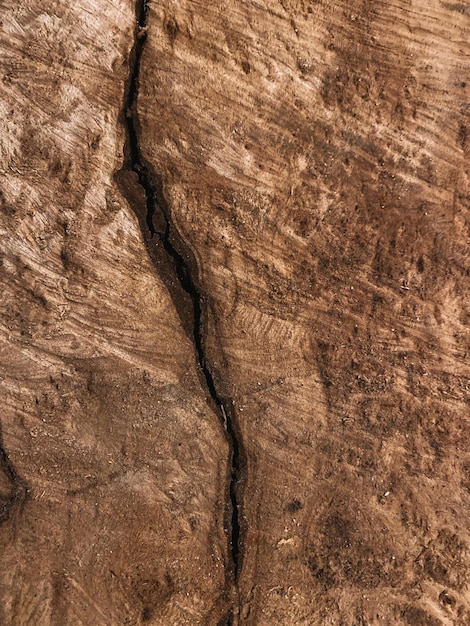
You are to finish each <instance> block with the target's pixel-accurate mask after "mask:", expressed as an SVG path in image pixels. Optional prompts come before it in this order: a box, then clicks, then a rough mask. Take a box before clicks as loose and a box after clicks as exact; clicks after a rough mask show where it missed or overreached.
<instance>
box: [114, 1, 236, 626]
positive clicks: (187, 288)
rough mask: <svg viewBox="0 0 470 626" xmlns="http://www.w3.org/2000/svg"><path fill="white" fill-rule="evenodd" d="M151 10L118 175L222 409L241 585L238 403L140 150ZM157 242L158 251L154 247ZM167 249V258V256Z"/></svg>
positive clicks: (130, 93)
mask: <svg viewBox="0 0 470 626" xmlns="http://www.w3.org/2000/svg"><path fill="white" fill-rule="evenodd" d="M148 8H149V0H137V5H136V19H137V25H136V34H135V40H134V46H133V49H132V51H131V57H130V75H129V79H128V83H127V85H126V93H125V99H124V109H123V120H122V122H123V124H124V126H125V128H126V134H127V139H126V146H125V154H124V158H125V163H124V166H123V168H122V169H121V170H120V172H118V173H117V174H116V180H117V183H118V185H119V187H120V189H121V191H122V192H123V194H124V195H125V196H126V198H127V199H128V201H129V203H130V204H131V206H132V207H133V209H134V211H135V212H136V214H137V217H138V218H139V222H140V226H141V228H142V230H143V235H144V238H145V240H146V243H147V247H148V248H152V250H149V252H150V256H151V258H152V261H153V262H154V264H158V265H159V270H161V274H163V275H162V278H163V280H164V281H165V284H166V285H167V287H168V288H169V290H170V295H171V296H172V298H173V300H174V301H175V304H176V306H177V309H178V314H179V315H180V316H181V318H182V322H183V324H185V325H186V326H187V327H189V328H190V332H191V335H192V338H193V341H194V347H195V352H196V357H197V362H198V366H199V368H200V371H201V373H202V379H203V382H204V383H205V386H206V388H207V391H208V393H209V395H210V397H211V398H212V400H213V402H214V404H215V405H216V407H217V411H218V413H219V415H220V419H221V422H222V424H223V426H224V428H225V432H226V436H227V439H228V441H229V445H230V449H231V481H230V488H229V494H228V499H229V501H230V502H227V505H228V507H229V509H230V511H229V513H228V515H226V525H227V526H228V535H229V536H228V542H229V552H230V558H231V562H232V564H231V570H232V571H231V572H230V573H229V577H230V578H231V580H232V584H235V585H236V582H237V578H238V574H239V571H240V567H241V558H242V554H241V546H242V544H243V536H242V535H243V525H242V523H241V516H240V512H239V510H240V504H239V493H240V489H241V482H242V481H243V476H244V473H245V467H244V466H245V463H244V452H243V449H242V445H241V438H240V436H239V434H238V433H237V427H236V421H235V418H234V413H233V407H232V403H231V402H229V401H228V400H227V399H224V398H222V396H221V394H220V393H219V392H218V390H217V388H216V384H215V381H214V378H213V375H212V373H211V369H210V366H209V364H208V363H207V360H206V356H205V351H204V337H203V326H202V319H203V310H202V302H203V296H202V295H201V293H200V291H199V288H198V285H197V276H196V277H195V276H194V275H193V272H192V271H191V266H192V267H196V264H195V263H194V262H193V263H190V261H189V260H188V258H191V253H190V251H189V250H185V251H184V254H182V253H181V252H180V251H179V250H178V249H177V248H176V247H175V246H176V245H178V246H179V247H180V249H181V248H182V243H181V239H180V237H179V236H178V233H177V232H175V229H174V228H173V229H172V221H171V215H170V210H169V207H168V204H167V202H166V199H165V196H164V193H163V185H162V180H161V177H159V176H158V174H156V172H154V171H153V169H152V167H151V166H150V164H149V163H147V162H146V161H145V160H144V158H143V157H142V154H141V152H140V146H139V118H138V113H137V96H138V90H139V80H140V76H139V74H140V65H141V59H142V53H143V50H144V46H145V42H146V38H147V32H146V31H147V13H148ZM131 177H133V178H134V181H132V180H131ZM136 183H137V185H136ZM136 187H138V190H136ZM142 204H145V210H143V208H142ZM155 240H156V243H155ZM174 241H177V242H178V244H175V243H174ZM151 242H152V243H153V246H150V243H151ZM158 244H160V246H159V247H160V253H159V254H157V253H156V252H155V250H156V249H157V248H156V247H158ZM162 248H163V251H164V254H162V250H161V249H162ZM183 249H184V248H183ZM186 255H188V258H186ZM165 256H166V258H165ZM159 273H160V272H159ZM175 278H176V279H177V285H179V292H180V294H177V293H176V291H175V281H174V279H175ZM181 291H182V292H184V294H185V296H186V300H185V301H184V300H182V298H181ZM181 305H182V306H183V307H186V308H189V309H190V310H191V313H192V315H191V318H190V319H189V320H188V319H187V317H186V315H187V314H185V313H184V312H182V311H181V310H179V309H180V307H181ZM227 518H230V519H227ZM237 613H238V609H237V607H235V608H234V610H233V611H231V612H230V613H229V615H228V616H227V618H226V619H225V624H232V623H233V618H234V615H236V614H237Z"/></svg>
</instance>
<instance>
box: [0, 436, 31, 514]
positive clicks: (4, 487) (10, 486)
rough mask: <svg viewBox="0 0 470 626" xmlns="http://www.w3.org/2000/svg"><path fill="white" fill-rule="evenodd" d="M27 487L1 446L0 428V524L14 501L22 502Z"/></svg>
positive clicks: (10, 509)
mask: <svg viewBox="0 0 470 626" xmlns="http://www.w3.org/2000/svg"><path fill="white" fill-rule="evenodd" d="M27 493H28V489H27V487H26V484H25V482H24V481H23V479H22V478H21V477H20V476H19V475H18V473H17V472H16V470H15V468H14V466H13V464H12V462H11V461H10V459H9V457H8V454H7V453H6V450H5V448H4V447H3V436H2V431H1V428H0V524H1V523H2V522H6V521H7V520H8V519H9V518H10V513H11V511H12V509H13V507H14V505H15V504H16V503H20V505H21V503H23V502H24V500H25V498H26V495H27Z"/></svg>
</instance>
